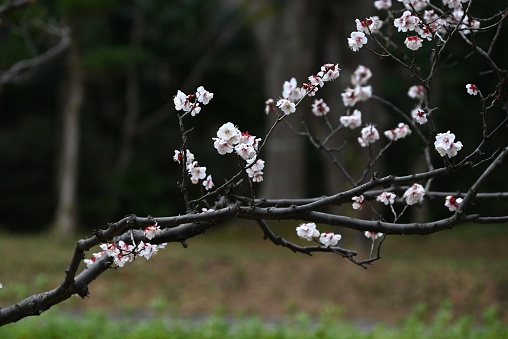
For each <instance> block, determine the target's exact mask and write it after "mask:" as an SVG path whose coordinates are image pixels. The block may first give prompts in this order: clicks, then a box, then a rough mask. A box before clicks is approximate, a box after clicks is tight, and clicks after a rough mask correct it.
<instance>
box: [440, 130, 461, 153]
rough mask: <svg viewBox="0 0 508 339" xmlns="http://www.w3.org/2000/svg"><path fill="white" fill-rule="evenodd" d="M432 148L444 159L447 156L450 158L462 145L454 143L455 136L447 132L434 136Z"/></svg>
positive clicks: (458, 142)
mask: <svg viewBox="0 0 508 339" xmlns="http://www.w3.org/2000/svg"><path fill="white" fill-rule="evenodd" d="M434 148H435V149H436V151H437V152H438V153H439V155H440V156H442V157H444V156H445V155H447V156H448V157H449V158H452V157H454V156H456V155H457V152H458V151H460V150H461V149H462V143H461V142H460V141H455V134H453V133H450V131H448V132H446V133H438V134H437V135H436V141H434Z"/></svg>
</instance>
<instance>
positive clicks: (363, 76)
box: [351, 65, 372, 86]
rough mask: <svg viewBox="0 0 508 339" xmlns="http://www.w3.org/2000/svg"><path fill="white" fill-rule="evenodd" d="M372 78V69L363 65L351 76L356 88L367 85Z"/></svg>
mask: <svg viewBox="0 0 508 339" xmlns="http://www.w3.org/2000/svg"><path fill="white" fill-rule="evenodd" d="M371 77H372V72H371V70H370V68H368V67H365V66H363V65H359V66H358V67H357V68H356V70H355V71H354V72H353V75H351V84H353V85H355V86H357V85H365V84H366V83H367V81H368V80H369V79H370V78H371Z"/></svg>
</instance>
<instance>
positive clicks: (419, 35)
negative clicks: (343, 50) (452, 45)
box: [348, 0, 480, 52]
mask: <svg viewBox="0 0 508 339" xmlns="http://www.w3.org/2000/svg"><path fill="white" fill-rule="evenodd" d="M397 1H398V2H402V3H403V5H404V7H405V9H406V10H405V11H404V12H403V13H402V15H401V16H400V17H395V15H394V14H395V13H393V12H392V13H391V14H390V16H391V17H392V18H394V19H393V26H394V28H396V29H397V31H398V32H402V33H406V34H408V35H407V36H406V39H405V40H404V44H405V45H406V47H407V48H409V49H410V50H413V51H416V50H418V49H419V48H421V47H422V46H423V42H424V41H425V40H428V41H432V40H434V39H437V41H440V40H441V41H442V40H443V37H444V36H445V35H446V34H447V33H448V32H450V31H452V30H453V29H456V30H458V31H461V32H462V33H463V34H469V33H470V32H471V30H477V29H479V28H480V22H479V21H478V20H474V19H470V18H469V17H468V16H467V15H466V14H465V12H464V9H463V5H462V4H463V3H465V2H467V1H468V0H442V3H443V5H444V6H445V7H447V8H444V9H443V10H442V11H441V10H438V8H437V7H436V6H433V5H431V4H430V0H397ZM374 7H376V8H377V9H378V10H388V11H391V8H392V1H391V0H381V1H374ZM355 24H356V31H353V32H352V33H351V35H350V37H349V38H348V45H349V48H350V49H351V50H352V51H354V52H357V51H358V50H360V48H362V47H363V46H364V45H366V44H367V42H368V39H367V36H369V35H373V34H376V33H377V32H379V30H380V29H381V28H382V27H383V21H381V20H380V19H379V17H378V16H371V17H369V18H366V19H363V20H361V19H356V20H355ZM411 32H414V33H411ZM409 34H412V35H409Z"/></svg>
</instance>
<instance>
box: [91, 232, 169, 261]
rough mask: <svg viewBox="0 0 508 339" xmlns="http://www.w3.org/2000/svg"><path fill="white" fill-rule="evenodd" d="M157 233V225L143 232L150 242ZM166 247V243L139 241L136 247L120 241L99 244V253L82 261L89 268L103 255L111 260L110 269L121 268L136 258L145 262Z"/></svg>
mask: <svg viewBox="0 0 508 339" xmlns="http://www.w3.org/2000/svg"><path fill="white" fill-rule="evenodd" d="M158 231H159V227H158V226H157V225H153V226H148V227H147V228H145V230H144V233H145V237H146V238H147V239H149V240H150V239H152V238H153V237H154V236H155V232H158ZM166 245H167V243H162V244H159V245H152V244H149V243H145V242H144V241H140V242H139V243H138V244H137V245H132V244H129V243H126V242H124V241H123V240H120V241H119V242H118V243H117V244H115V243H105V244H101V245H100V247H101V249H102V250H101V251H99V252H97V253H93V254H92V257H91V258H90V259H84V260H83V261H84V262H85V264H86V266H87V267H90V266H91V265H93V264H94V263H95V262H96V261H97V259H99V258H101V257H102V256H103V255H107V256H109V257H111V258H113V262H112V264H111V267H123V266H124V265H125V264H126V263H128V262H131V261H133V260H134V259H135V258H136V256H142V257H144V258H146V259H147V260H148V259H150V258H151V257H153V256H154V255H155V254H157V251H158V250H159V249H162V248H165V247H166Z"/></svg>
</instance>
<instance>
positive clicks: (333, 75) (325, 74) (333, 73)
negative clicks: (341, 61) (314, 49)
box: [317, 64, 340, 82]
mask: <svg viewBox="0 0 508 339" xmlns="http://www.w3.org/2000/svg"><path fill="white" fill-rule="evenodd" d="M339 75H340V68H339V65H338V64H335V65H334V64H324V65H323V66H321V70H320V71H319V73H318V74H317V76H318V77H321V79H323V81H324V82H327V81H331V80H335V79H337V78H338V77H339Z"/></svg>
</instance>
